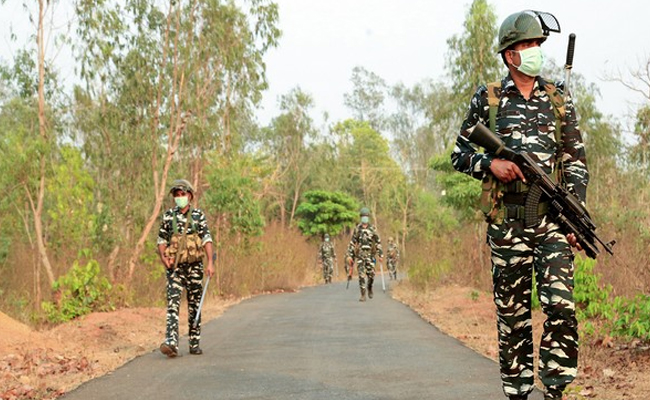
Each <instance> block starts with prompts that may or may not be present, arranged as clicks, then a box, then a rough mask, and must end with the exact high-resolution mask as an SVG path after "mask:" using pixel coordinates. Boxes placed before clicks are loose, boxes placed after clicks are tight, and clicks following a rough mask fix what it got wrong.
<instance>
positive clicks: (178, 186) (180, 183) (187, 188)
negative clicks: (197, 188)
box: [169, 179, 194, 196]
mask: <svg viewBox="0 0 650 400" xmlns="http://www.w3.org/2000/svg"><path fill="white" fill-rule="evenodd" d="M177 190H182V191H183V192H187V193H192V196H194V188H193V187H192V184H191V183H190V182H189V181H187V180H185V179H176V180H175V181H174V182H172V187H171V189H169V194H172V195H173V194H174V192H175V191H177Z"/></svg>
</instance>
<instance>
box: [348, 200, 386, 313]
mask: <svg viewBox="0 0 650 400" xmlns="http://www.w3.org/2000/svg"><path fill="white" fill-rule="evenodd" d="M360 214H361V223H360V224H358V225H357V226H356V228H354V232H353V233H352V238H351V239H350V244H349V245H348V251H347V257H346V259H347V260H349V263H350V265H349V267H350V268H349V269H348V276H351V275H352V271H353V267H354V264H355V263H356V265H357V273H358V274H359V289H360V290H361V297H360V298H359V301H366V289H367V292H368V298H370V299H372V296H373V292H372V284H373V282H374V280H375V259H376V257H377V256H379V262H383V259H384V253H383V251H382V249H381V239H379V234H377V229H376V228H375V227H374V226H373V225H370V210H368V209H367V208H365V207H364V208H362V209H361V212H360Z"/></svg>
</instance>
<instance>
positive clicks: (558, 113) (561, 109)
mask: <svg viewBox="0 0 650 400" xmlns="http://www.w3.org/2000/svg"><path fill="white" fill-rule="evenodd" d="M541 82H542V83H543V85H544V90H545V91H546V93H547V94H548V97H549V99H550V100H551V104H552V105H553V114H555V143H557V144H558V147H557V152H556V153H555V176H556V178H557V181H558V183H560V184H562V185H564V183H565V182H564V162H563V161H562V159H563V158H564V157H563V150H562V149H563V143H562V121H564V117H566V107H565V103H564V97H563V96H562V95H561V94H560V92H559V91H558V90H557V87H556V86H555V85H554V84H552V83H550V82H546V81H545V80H544V79H541Z"/></svg>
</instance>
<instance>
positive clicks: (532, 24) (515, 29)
mask: <svg viewBox="0 0 650 400" xmlns="http://www.w3.org/2000/svg"><path fill="white" fill-rule="evenodd" d="M549 32H558V33H559V32H560V23H559V22H558V20H557V19H556V18H555V17H554V16H553V15H552V14H549V13H547V12H540V11H533V10H526V11H520V12H517V13H514V14H512V15H510V16H508V17H507V18H506V19H505V20H504V21H503V23H502V24H501V27H500V28H499V47H498V50H497V53H501V52H502V51H503V50H505V49H507V48H508V47H510V46H512V45H513V44H515V43H519V42H523V41H524V40H531V39H538V40H539V42H540V43H542V42H544V41H545V40H546V37H547V36H548V35H549Z"/></svg>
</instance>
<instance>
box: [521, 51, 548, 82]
mask: <svg viewBox="0 0 650 400" xmlns="http://www.w3.org/2000/svg"><path fill="white" fill-rule="evenodd" d="M513 51H517V50H513ZM517 53H519V59H520V60H521V64H520V65H519V66H518V67H517V70H519V72H521V73H522V74H525V75H528V76H530V77H533V78H534V77H536V76H538V75H539V73H540V72H542V67H543V66H544V53H543V52H542V48H541V47H539V46H535V47H529V48H527V49H524V50H519V51H517Z"/></svg>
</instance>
